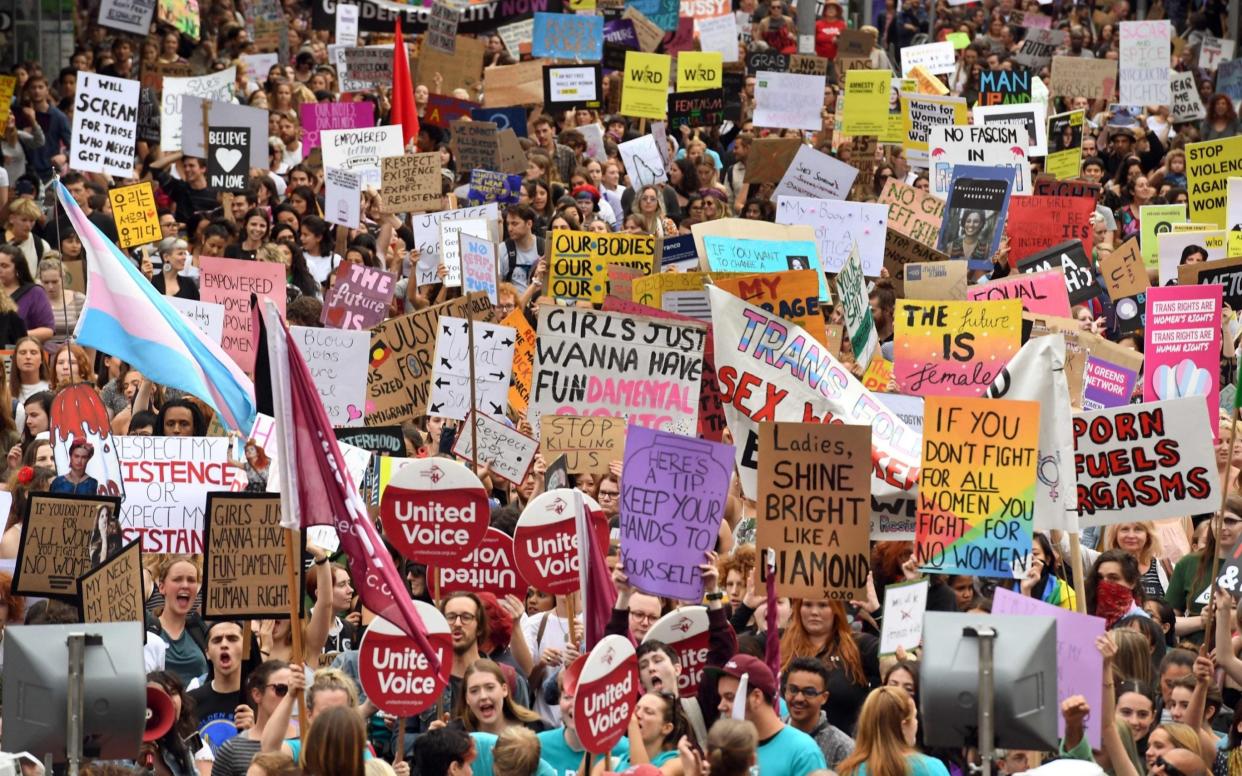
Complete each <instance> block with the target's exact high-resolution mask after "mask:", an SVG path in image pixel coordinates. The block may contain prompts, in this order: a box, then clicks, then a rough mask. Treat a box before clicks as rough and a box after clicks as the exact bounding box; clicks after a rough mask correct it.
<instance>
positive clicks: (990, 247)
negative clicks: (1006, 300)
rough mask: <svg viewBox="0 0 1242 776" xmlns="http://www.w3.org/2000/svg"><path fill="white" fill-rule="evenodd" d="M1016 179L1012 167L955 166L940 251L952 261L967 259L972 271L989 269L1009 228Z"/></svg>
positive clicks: (938, 244)
mask: <svg viewBox="0 0 1242 776" xmlns="http://www.w3.org/2000/svg"><path fill="white" fill-rule="evenodd" d="M1014 178H1015V174H1014V170H1013V168H1012V167H981V166H978V165H970V164H956V165H954V166H953V174H952V178H951V179H950V182H949V196H948V199H947V203H946V206H945V211H944V219H943V221H942V222H941V225H940V235H939V237H938V238H937V241H936V249H937V250H939V251H942V252H943V253H945V254H946V255H948V257H949V258H950V259H966V260H967V261H968V262H970V268H971V269H989V268H990V267H991V266H992V256H993V255H994V254H995V253H996V250H997V248H998V247H999V245H1000V238H1001V234H1002V233H1003V232H1004V229H1005V217H1006V214H1007V213H1008V212H1009V200H1010V194H1011V193H1012V192H1013V184H1014Z"/></svg>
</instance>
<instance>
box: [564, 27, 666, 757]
mask: <svg viewBox="0 0 1242 776" xmlns="http://www.w3.org/2000/svg"><path fill="white" fill-rule="evenodd" d="M673 5H674V8H676V3H674V4H673ZM639 686H640V685H639V679H638V658H637V657H636V656H635V654H634V643H633V642H631V641H630V640H629V638H627V637H625V636H619V635H615V634H614V635H612V636H605V637H604V638H602V639H600V641H599V643H598V644H596V645H595V648H594V649H592V650H591V654H589V655H587V659H586V662H585V663H584V664H583V665H582V672H581V673H580V674H579V675H578V691H577V694H576V695H575V696H574V720H573V721H574V730H575V731H576V732H577V734H578V740H579V741H581V742H582V746H583V748H584V749H586V751H588V752H591V753H592V754H603V753H605V752H608V751H609V750H611V749H612V747H613V746H614V745H616V743H617V742H618V741H620V740H621V737H622V736H623V735H625V730H626V727H627V726H628V725H629V719H630V716H631V715H632V714H633V713H634V708H635V706H636V704H637V699H638V688H639Z"/></svg>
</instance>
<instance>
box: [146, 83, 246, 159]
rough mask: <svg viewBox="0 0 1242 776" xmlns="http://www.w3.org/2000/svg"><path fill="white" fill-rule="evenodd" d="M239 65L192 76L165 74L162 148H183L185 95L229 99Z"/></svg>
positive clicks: (161, 123) (161, 118)
mask: <svg viewBox="0 0 1242 776" xmlns="http://www.w3.org/2000/svg"><path fill="white" fill-rule="evenodd" d="M236 70H237V69H236V68H234V67H230V68H228V69H226V70H221V71H220V72H218V73H210V74H208V75H200V76H193V77H190V78H172V77H169V76H165V77H164V88H163V94H162V95H161V96H162V98H163V99H162V102H161V105H162V109H163V113H162V115H161V117H160V148H167V149H169V150H176V149H179V148H181V147H182V146H181V98H182V97H184V96H190V97H202V98H203V99H205V100H229V99H230V98H231V97H232V95H233V83H234V81H236V80H237V72H236Z"/></svg>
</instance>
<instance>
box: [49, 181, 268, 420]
mask: <svg viewBox="0 0 1242 776" xmlns="http://www.w3.org/2000/svg"><path fill="white" fill-rule="evenodd" d="M56 196H57V197H58V198H59V199H60V205H61V207H63V208H64V209H65V213H67V214H68V215H69V220H70V222H72V223H73V228H74V231H76V232H77V233H78V236H79V237H80V238H81V239H82V247H83V248H84V249H85V250H86V272H87V287H86V305H85V306H84V307H83V308H82V315H81V317H79V318H78V325H77V328H75V329H74V331H73V336H74V339H76V340H77V341H78V342H79V343H81V344H82V345H87V346H89V347H93V348H98V349H99V350H102V351H103V352H105V353H107V354H109V355H112V356H116V357H117V358H120V359H123V360H124V361H126V362H128V363H129V364H131V365H132V366H133V367H134V368H135V369H137V370H138V371H140V372H142V374H143V375H144V376H145V377H146V378H147V379H149V380H151V381H152V382H155V383H159V384H160V385H167V386H171V387H173V388H179V389H181V390H183V391H185V392H186V393H189V394H191V395H193V396H197V397H198V398H200V399H202V400H203V401H205V402H207V403H208V404H209V405H211V407H212V409H214V410H215V411H216V413H217V414H218V415H219V416H220V422H221V423H223V424H224V425H225V426H227V427H228V428H230V429H234V430H236V431H238V432H240V433H241V434H243V435H247V436H248V435H249V434H250V430H251V427H252V426H254V419H255V403H254V384H253V383H252V382H251V381H250V378H248V377H246V373H245V372H243V371H242V370H241V367H239V366H237V364H236V363H234V362H233V359H231V358H229V356H228V355H227V354H226V353H225V352H224V351H223V350H222V349H221V348H220V345H219V344H217V343H215V342H212V341H211V340H210V339H208V337H207V335H206V334H204V333H203V332H202V331H201V330H200V329H199V328H198V327H197V326H195V325H194V324H192V323H190V322H189V321H188V320H186V318H185V316H183V315H182V314H181V313H180V312H179V311H177V310H176V309H174V308H173V307H172V305H170V304H169V303H168V301H167V300H166V299H165V298H164V295H163V294H161V293H160V292H158V291H156V290H155V287H154V286H152V285H151V283H150V281H148V280H147V279H146V278H145V277H143V276H142V273H141V272H139V271H138V268H137V267H135V266H134V264H133V262H132V261H130V260H129V259H128V258H126V257H125V255H124V254H122V253H121V251H120V249H119V248H117V247H116V245H114V244H113V243H112V242H111V241H110V240H109V239H108V238H107V237H105V236H104V234H103V233H102V232H100V231H99V229H98V227H96V226H95V225H94V224H92V223H91V222H90V221H89V220H88V219H87V218H86V214H84V213H83V212H82V210H81V209H80V208H79V207H78V203H77V202H75V201H74V200H73V197H72V196H70V194H69V191H68V189H66V188H65V187H64V185H63V184H61V183H59V182H58V183H57V184H56Z"/></svg>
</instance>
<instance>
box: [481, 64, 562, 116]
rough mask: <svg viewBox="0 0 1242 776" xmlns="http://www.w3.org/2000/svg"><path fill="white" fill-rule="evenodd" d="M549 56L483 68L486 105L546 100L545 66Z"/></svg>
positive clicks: (502, 105)
mask: <svg viewBox="0 0 1242 776" xmlns="http://www.w3.org/2000/svg"><path fill="white" fill-rule="evenodd" d="M547 64H548V61H547V60H546V59H533V60H531V61H529V62H519V63H518V64H515V65H499V66H496V67H489V68H487V69H485V70H484V71H483V105H484V107H487V108H507V107H510V106H513V105H534V104H538V103H541V102H543V68H544V66H545V65H547Z"/></svg>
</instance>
